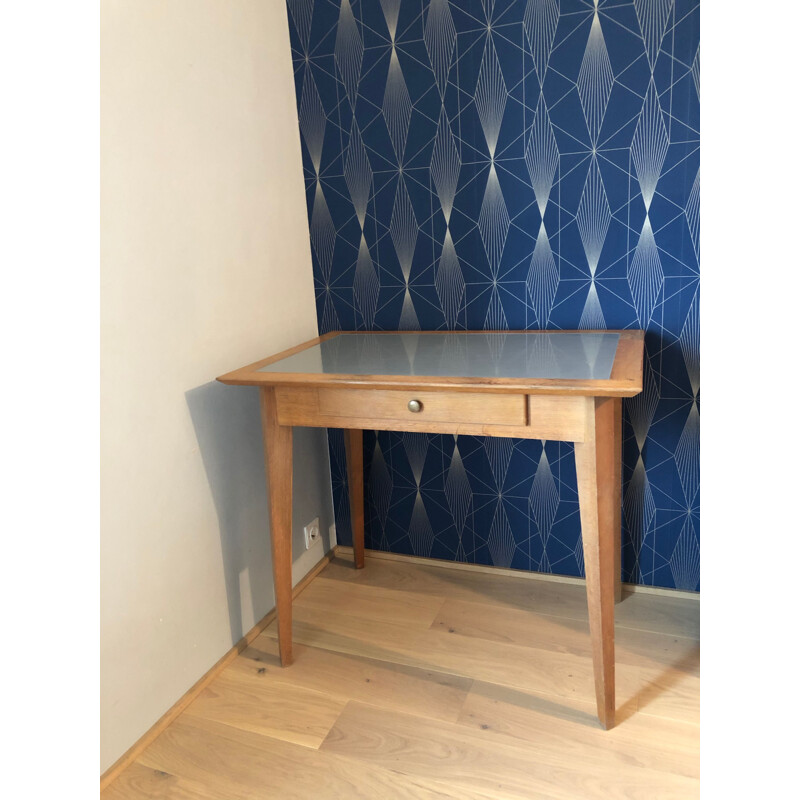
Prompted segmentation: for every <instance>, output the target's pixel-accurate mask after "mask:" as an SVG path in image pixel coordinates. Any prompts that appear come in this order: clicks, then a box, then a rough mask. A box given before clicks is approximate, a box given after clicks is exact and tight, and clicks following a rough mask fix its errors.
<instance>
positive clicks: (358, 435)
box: [344, 429, 364, 569]
mask: <svg viewBox="0 0 800 800" xmlns="http://www.w3.org/2000/svg"><path fill="white" fill-rule="evenodd" d="M344 441H345V450H346V451H347V483H348V485H349V487H350V520H351V522H352V526H353V556H354V557H355V562H356V569H363V567H364V447H363V441H364V431H362V430H355V429H351V430H346V431H345V432H344Z"/></svg>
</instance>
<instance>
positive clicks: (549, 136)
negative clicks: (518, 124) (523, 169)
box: [525, 96, 558, 216]
mask: <svg viewBox="0 0 800 800" xmlns="http://www.w3.org/2000/svg"><path fill="white" fill-rule="evenodd" d="M525 164H526V166H527V167H528V174H529V175H530V176H531V185H532V186H533V193H534V195H535V196H536V202H537V204H538V206H539V213H540V214H541V215H542V216H544V210H545V207H546V206H547V201H548V200H549V199H550V192H551V191H552V189H553V180H554V179H555V175H556V170H557V169H558V145H557V143H556V137H555V135H554V134H553V126H552V125H551V124H550V116H549V115H548V113H547V106H546V105H545V103H544V96H541V97H539V102H538V104H537V105H536V114H535V116H534V118H533V125H531V132H530V136H529V137H528V144H527V146H526V147H525Z"/></svg>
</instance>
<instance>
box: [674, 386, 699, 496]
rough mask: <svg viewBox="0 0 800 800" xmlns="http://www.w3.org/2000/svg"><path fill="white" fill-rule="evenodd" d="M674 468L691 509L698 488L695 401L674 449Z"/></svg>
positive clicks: (697, 426)
mask: <svg viewBox="0 0 800 800" xmlns="http://www.w3.org/2000/svg"><path fill="white" fill-rule="evenodd" d="M675 466H676V467H677V468H678V475H679V476H680V480H681V486H682V487H683V492H684V494H685V496H686V504H687V507H691V504H692V503H693V502H694V498H695V495H696V494H697V489H698V487H699V486H700V412H699V410H698V408H697V401H696V400H692V404H691V406H690V408H689V415H688V416H687V417H686V424H685V425H684V426H683V431H682V432H681V438H680V439H679V440H678V446H677V447H676V448H675Z"/></svg>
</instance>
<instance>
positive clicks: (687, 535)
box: [669, 517, 700, 591]
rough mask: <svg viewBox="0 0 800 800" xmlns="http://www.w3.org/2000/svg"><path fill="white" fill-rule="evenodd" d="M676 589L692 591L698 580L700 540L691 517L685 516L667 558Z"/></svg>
mask: <svg viewBox="0 0 800 800" xmlns="http://www.w3.org/2000/svg"><path fill="white" fill-rule="evenodd" d="M669 566H670V569H671V570H672V576H673V578H674V580H675V588H676V589H688V590H690V591H694V589H695V588H696V587H697V584H698V583H699V582H700V542H699V541H698V540H697V533H696V532H695V529H694V522H692V518H691V517H687V518H686V522H684V524H683V529H682V530H681V534H680V536H679V537H678V541H677V542H676V543H675V550H674V551H673V553H672V558H670V560H669Z"/></svg>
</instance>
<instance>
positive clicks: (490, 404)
mask: <svg viewBox="0 0 800 800" xmlns="http://www.w3.org/2000/svg"><path fill="white" fill-rule="evenodd" d="M643 350H644V333H643V332H642V331H557V332H556V331H530V332H514V331H512V332H503V333H491V332H490V333H486V332H469V333H462V332H459V333H454V332H435V333H406V332H398V333H329V334H327V335H325V336H322V337H319V338H317V339H312V340H311V341H309V342H306V343H305V344H301V345H298V346H297V347H294V348H292V349H290V350H286V351H284V352H283V353H279V354H278V355H275V356H271V357H270V358H265V359H264V360H262V361H258V362H256V363H255V364H250V365H249V366H247V367H242V368H241V369H238V370H235V371H234V372H230V373H228V374H227V375H223V376H222V377H220V378H219V380H220V381H222V382H223V383H228V384H238V385H245V386H258V387H260V390H261V392H260V394H261V420H262V424H263V434H264V445H265V450H266V467H267V478H268V485H269V491H270V500H271V502H270V522H271V531H272V566H273V571H274V576H275V603H276V606H277V613H278V641H279V646H280V656H281V664H282V665H283V666H288V665H289V664H291V662H292V519H291V513H292V512H291V509H292V428H293V427H294V426H295V425H300V426H310V427H321V428H344V429H345V431H346V434H345V441H346V445H347V468H348V478H349V484H350V503H351V508H352V519H353V549H354V552H355V565H356V567H357V568H360V567H363V566H364V475H363V453H362V446H361V444H362V436H363V433H362V432H363V431H364V430H392V431H417V432H426V433H451V434H470V435H478V436H501V437H517V438H525V439H550V440H558V441H564V442H574V443H575V462H576V470H577V476H578V499H579V503H580V517H581V533H582V537H583V557H584V564H585V568H586V594H587V598H588V604H589V627H590V632H591V637H592V655H593V663H594V679H595V692H596V696H597V716H598V718H599V719H600V722H601V724H602V725H603V726H604V727H605V728H611V727H612V726H613V725H614V710H615V705H614V602H615V599H619V596H620V595H619V592H620V552H621V542H620V531H621V526H622V516H621V502H620V496H621V482H622V466H621V449H622V441H621V437H622V433H621V432H622V399H621V398H623V397H632V396H634V395H636V394H638V393H639V392H641V390H642V356H643Z"/></svg>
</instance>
